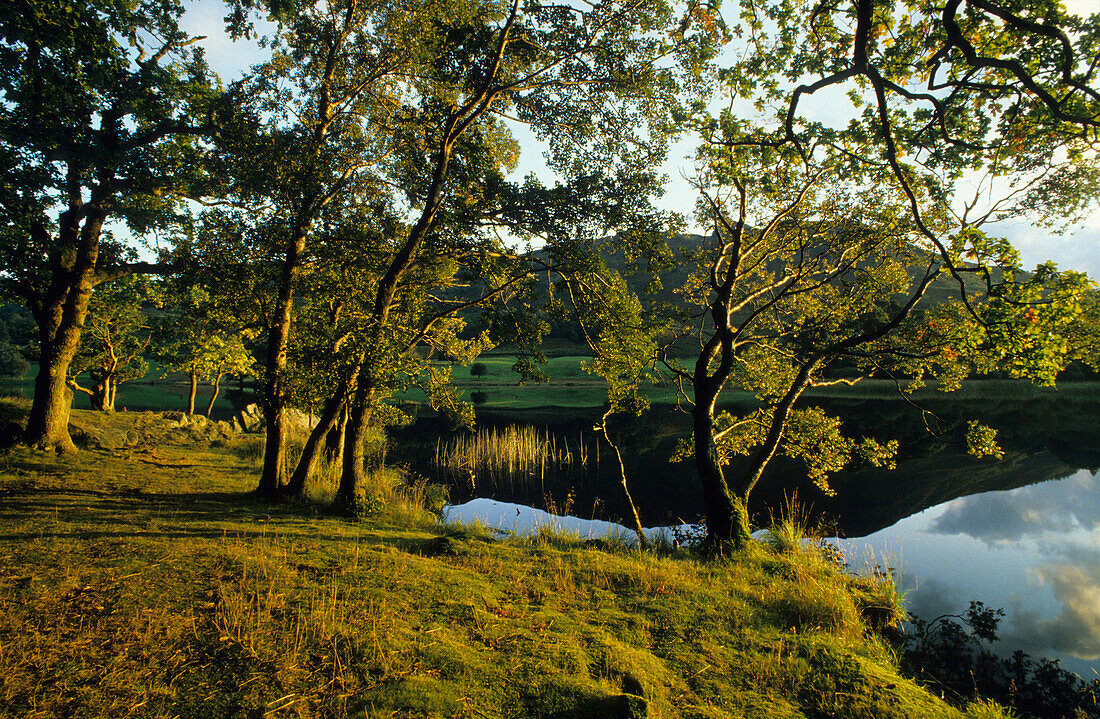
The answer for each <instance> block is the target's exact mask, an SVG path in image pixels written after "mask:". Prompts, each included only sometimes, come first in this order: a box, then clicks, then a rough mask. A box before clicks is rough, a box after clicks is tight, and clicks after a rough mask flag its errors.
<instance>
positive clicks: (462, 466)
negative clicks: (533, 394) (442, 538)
mask: <svg viewBox="0 0 1100 719" xmlns="http://www.w3.org/2000/svg"><path fill="white" fill-rule="evenodd" d="M597 459H598V458H597ZM588 463H589V445H588V443H587V442H586V441H585V439H584V437H583V436H580V437H578V438H577V440H576V441H575V442H572V441H570V440H569V439H567V438H564V437H560V436H556V435H554V434H553V433H551V432H549V431H547V430H545V429H540V428H538V427H533V426H531V425H519V426H517V425H507V426H505V427H503V428H495V427H491V428H480V429H478V430H477V431H476V432H473V433H468V434H463V435H459V436H457V437H455V438H453V439H451V440H447V441H444V440H442V439H440V440H437V441H436V447H435V455H434V458H433V466H434V469H435V471H436V474H437V476H439V477H440V478H442V479H445V480H447V481H449V482H451V483H453V484H455V485H456V486H468V487H469V488H470V490H471V491H478V490H489V491H497V490H509V491H515V490H517V489H518V490H523V491H530V490H533V489H535V488H539V489H540V490H541V491H542V492H544V493H545V489H546V486H547V485H549V486H555V485H558V484H560V483H561V482H562V481H563V480H575V479H577V478H578V477H583V476H584V475H585V473H586V472H587V469H588Z"/></svg>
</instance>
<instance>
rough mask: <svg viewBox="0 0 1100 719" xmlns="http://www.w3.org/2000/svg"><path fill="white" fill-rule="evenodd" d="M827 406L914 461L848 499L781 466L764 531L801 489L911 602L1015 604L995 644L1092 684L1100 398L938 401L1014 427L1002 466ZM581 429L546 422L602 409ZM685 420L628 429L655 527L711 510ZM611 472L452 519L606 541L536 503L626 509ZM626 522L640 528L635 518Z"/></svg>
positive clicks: (818, 513) (816, 513) (858, 555)
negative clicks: (561, 530)
mask: <svg viewBox="0 0 1100 719" xmlns="http://www.w3.org/2000/svg"><path fill="white" fill-rule="evenodd" d="M827 409H829V410H830V411H833V412H836V413H837V414H839V415H840V416H842V417H843V418H844V419H845V422H846V424H848V425H849V426H853V427H855V428H856V429H857V430H859V431H862V432H864V433H868V434H871V435H872V436H874V435H879V436H881V437H882V438H886V437H900V438H902V441H903V453H902V456H901V457H900V459H901V461H900V462H899V466H898V468H897V469H896V470H893V471H886V470H879V469H875V468H864V469H857V470H856V471H852V472H846V473H842V474H840V475H838V476H836V477H834V479H833V481H832V484H833V487H834V489H836V490H837V493H836V496H835V497H832V498H830V497H826V496H824V495H822V494H821V493H820V492H819V491H817V490H815V489H814V487H813V485H812V483H809V482H808V481H806V479H805V477H804V475H800V474H799V472H798V471H797V468H795V467H793V466H791V465H789V464H788V465H784V464H782V463H778V464H777V466H776V467H775V471H774V472H773V473H772V476H771V477H769V478H766V480H765V481H762V482H761V484H760V486H759V487H758V488H757V489H756V490H754V493H753V500H754V501H753V502H752V505H751V506H752V507H753V509H754V514H755V517H756V522H757V523H758V525H763V524H766V523H767V519H768V514H769V513H771V512H774V511H777V510H778V509H779V508H780V507H782V506H783V505H784V503H785V501H786V498H787V497H789V496H790V495H791V494H792V493H795V492H797V493H798V500H799V502H800V503H801V504H802V505H803V506H804V507H806V508H808V510H809V511H810V513H811V515H812V516H813V518H814V519H817V520H821V521H822V522H823V526H824V527H825V533H826V534H829V535H836V536H838V537H841V539H837V540H834V541H836V542H838V543H840V544H841V545H842V546H844V547H845V549H846V551H847V553H848V555H849V558H850V563H851V565H852V566H853V567H854V568H856V569H860V568H862V567H865V566H868V565H872V564H878V565H884V566H889V567H892V568H893V569H894V570H895V571H896V574H897V578H898V582H899V585H900V587H901V589H902V590H903V591H905V592H906V594H905V597H906V604H907V606H908V608H909V609H910V610H911V611H913V612H915V613H916V614H918V615H919V616H921V617H922V618H925V619H929V620H930V619H933V618H935V617H937V616H939V615H941V614H959V613H962V612H963V611H965V610H966V608H967V606H968V605H969V602H970V601H971V600H979V601H982V602H984V603H985V604H986V606H988V607H993V608H998V607H999V608H1003V609H1004V610H1005V612H1006V616H1005V618H1004V620H1003V621H1002V623H1001V627H1000V631H999V636H1000V641H999V642H997V643H996V644H994V645H993V648H994V650H995V651H998V652H1003V653H1005V654H1010V653H1011V652H1012V651H1013V650H1015V649H1022V650H1023V651H1025V652H1027V653H1028V654H1031V655H1032V656H1033V657H1034V658H1042V657H1049V658H1054V659H1058V660H1059V661H1060V662H1061V665H1062V666H1063V668H1066V669H1069V670H1070V671H1074V672H1076V673H1078V674H1079V675H1080V676H1081V677H1082V678H1084V679H1086V680H1091V679H1094V678H1096V677H1097V676H1098V672H1100V475H1098V473H1097V471H1096V468H1097V467H1098V466H1100V452H1098V449H1100V404H1098V403H1096V402H1094V401H1088V402H1081V403H1076V404H1074V403H1067V402H1066V401H1065V400H1063V399H1061V398H1059V399H1058V400H1053V399H1052V400H1050V401H1035V400H1029V401H1026V402H1024V401H996V402H991V401H985V402H982V403H981V404H980V405H977V406H965V405H962V404H960V403H946V402H945V403H942V404H941V405H939V406H936V407H934V409H936V412H937V417H938V418H942V421H943V423H944V426H949V425H952V424H954V425H958V424H961V423H962V422H964V421H965V418H966V417H968V416H975V415H976V416H979V417H981V418H982V419H983V420H984V421H987V422H988V423H989V424H991V425H993V426H995V427H998V429H1000V431H1001V433H1000V435H999V437H1000V439H1001V444H1002V446H1003V447H1004V449H1005V459H1004V460H1002V461H996V460H992V459H984V460H975V459H973V458H970V457H968V456H967V455H966V453H965V448H963V447H959V446H957V445H953V444H951V443H950V442H949V441H944V440H941V439H940V438H929V436H928V433H927V432H926V431H925V428H924V426H923V423H922V422H920V419H919V417H918V418H916V419H914V418H913V417H912V414H911V413H910V412H908V411H907V410H908V408H906V407H903V406H901V405H900V404H899V403H890V402H873V403H845V402H833V403H832V406H831V407H827ZM501 421H502V422H504V421H515V418H502V419H501ZM574 424H575V425H576V426H574ZM574 424H570V425H568V426H567V425H565V424H562V423H561V422H559V423H558V424H557V425H556V426H555V425H553V423H546V425H544V426H548V427H549V428H550V429H551V430H552V431H555V432H557V433H558V434H559V436H565V435H567V434H574V433H575V432H576V431H577V427H583V426H584V425H587V426H588V427H591V423H590V419H589V418H587V417H585V418H580V419H579V420H578V421H576V422H574ZM685 424H686V423H685V422H684V421H683V420H682V419H677V418H676V417H675V416H674V415H673V414H671V413H670V414H668V415H667V416H662V415H660V414H659V413H654V414H653V415H652V416H651V417H650V418H649V419H647V420H646V423H644V424H639V425H638V426H636V427H631V428H628V429H629V431H630V432H632V433H633V435H634V437H627V440H628V442H627V447H626V452H625V455H626V457H627V463H628V467H627V473H628V475H629V478H630V481H631V491H632V494H634V497H635V501H637V502H638V505H639V507H640V509H641V513H642V519H643V523H645V524H646V525H647V526H667V525H670V524H675V523H677V522H678V521H680V520H687V521H689V522H690V521H693V520H695V519H696V518H697V517H698V515H699V513H700V511H701V509H702V506H701V497H700V496H699V490H698V487H697V480H696V479H695V478H694V472H693V471H692V468H691V466H690V465H687V466H685V465H684V464H675V463H670V462H669V461H668V457H669V455H670V454H671V449H672V446H673V444H674V442H675V438H676V437H678V436H684V435H685V433H686V430H687V428H686V426H685ZM947 434H948V433H947V432H944V433H941V435H940V437H946V436H947ZM1082 467H1091V468H1092V469H1080V468H1082ZM605 469H609V468H603V469H598V470H597V471H596V472H595V473H594V472H593V471H592V467H591V466H589V467H588V469H587V471H586V472H583V473H579V474H577V475H576V476H572V477H568V478H564V481H563V483H562V484H561V485H560V486H558V487H551V486H550V485H548V484H544V483H543V482H542V481H540V482H539V484H538V486H534V487H529V488H527V489H526V490H525V489H524V488H522V487H516V488H513V489H511V490H509V491H507V492H504V491H497V492H493V493H488V498H487V497H486V496H485V495H486V493H483V492H481V493H465V494H464V493H463V491H462V488H461V487H456V488H454V490H455V491H454V492H453V494H452V497H454V499H455V501H456V503H460V502H465V501H466V500H469V499H471V498H472V497H475V496H479V497H482V498H481V499H476V500H475V501H474V502H472V503H471V504H469V505H466V506H460V507H455V508H454V509H452V513H453V514H452V516H453V517H454V518H467V519H473V518H477V519H480V520H481V521H484V522H485V523H486V524H487V525H489V526H497V527H500V528H501V529H502V530H505V531H513V530H514V531H521V532H522V531H529V528H530V527H531V526H536V525H537V524H538V523H540V522H543V523H545V522H554V523H557V524H559V526H563V527H566V528H569V529H572V530H573V531H576V532H578V533H579V534H581V535H587V534H589V533H591V534H592V535H593V536H600V535H601V534H606V532H607V531H609V527H611V525H608V524H607V523H606V522H604V523H598V524H593V523H590V522H583V521H581V520H576V519H572V520H563V519H561V518H553V519H550V518H549V515H545V514H538V512H540V510H531V509H530V508H529V507H524V506H521V505H533V506H536V507H537V506H549V505H550V504H551V502H548V501H547V500H553V503H554V504H556V505H557V507H558V508H559V509H560V507H561V497H562V496H563V495H564V494H565V493H566V492H568V493H569V497H570V499H571V500H572V501H573V505H572V513H573V514H574V515H577V516H579V517H583V518H590V517H595V518H597V519H610V520H614V519H616V518H617V517H623V516H626V514H627V513H626V511H625V509H624V508H623V507H622V506H620V505H619V504H617V502H618V500H619V495H620V494H621V491H618V490H617V485H618V481H617V480H618V477H617V467H615V468H614V471H613V472H610V473H608V472H606V471H605ZM604 474H608V476H603V475H604ZM494 500H495V501H494ZM578 522H579V524H578ZM611 531H618V532H625V533H626V534H627V535H629V532H628V531H627V530H625V529H622V528H621V527H619V528H612V529H611Z"/></svg>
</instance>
